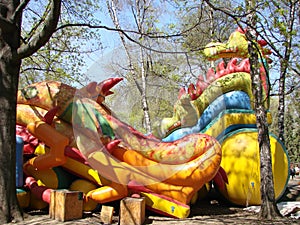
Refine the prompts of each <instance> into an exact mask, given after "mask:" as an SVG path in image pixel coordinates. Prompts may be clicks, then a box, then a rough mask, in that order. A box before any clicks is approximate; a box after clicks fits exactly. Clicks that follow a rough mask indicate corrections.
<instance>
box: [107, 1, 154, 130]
mask: <svg viewBox="0 0 300 225" xmlns="http://www.w3.org/2000/svg"><path fill="white" fill-rule="evenodd" d="M106 5H107V8H108V11H109V14H110V17H111V19H112V20H113V23H114V25H115V27H116V29H121V26H120V23H119V19H118V16H117V11H116V6H115V0H112V1H108V0H107V1H106ZM137 20H138V22H137V23H138V24H137V25H138V26H139V30H140V31H142V29H143V28H142V24H141V23H140V21H139V20H140V15H137ZM119 36H120V39H121V42H122V45H123V47H124V49H125V53H126V56H127V59H128V64H129V70H130V73H131V78H132V79H133V80H134V82H135V85H136V87H137V89H138V90H139V92H140V94H141V97H142V110H143V114H144V124H145V128H146V132H147V133H150V132H151V121H150V115H149V107H148V100H147V95H146V88H147V79H146V77H147V73H146V71H145V65H144V64H145V59H144V58H145V57H144V55H143V54H144V51H143V49H142V47H141V46H140V47H139V50H140V61H141V81H142V82H141V83H142V85H140V84H139V82H138V80H137V77H138V76H137V73H136V70H135V68H134V66H133V59H132V57H131V55H130V52H129V48H128V46H127V44H126V41H125V37H124V34H123V33H122V32H119Z"/></svg>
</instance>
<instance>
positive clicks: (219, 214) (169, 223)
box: [6, 176, 300, 225]
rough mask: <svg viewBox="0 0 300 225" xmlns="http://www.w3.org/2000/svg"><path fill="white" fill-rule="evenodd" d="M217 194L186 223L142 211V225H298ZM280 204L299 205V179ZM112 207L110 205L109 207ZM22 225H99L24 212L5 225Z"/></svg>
mask: <svg viewBox="0 0 300 225" xmlns="http://www.w3.org/2000/svg"><path fill="white" fill-rule="evenodd" d="M219 199H220V198H219V197H218V194H217V193H215V192H212V193H211V194H210V195H209V197H208V198H207V199H205V200H202V201H199V202H197V203H196V204H195V205H193V206H192V207H191V213H190V216H189V217H188V218H187V219H181V220H179V219H172V218H168V217H164V216H160V215H157V214H154V213H151V212H149V211H146V221H145V223H144V225H147V224H156V225H175V224H176V225H180V224H182V225H192V224H193V225H194V224H209V225H210V224H211V225H221V224H222V225H224V224H276V225H279V224H295V225H296V224H297V225H299V224H300V220H299V219H298V220H295V219H291V218H290V217H283V218H278V219H276V220H272V221H263V220H259V219H258V215H257V214H256V213H253V212H248V211H245V210H244V208H243V207H236V206H232V205H229V204H227V203H226V202H224V201H220V200H219ZM281 201H300V176H298V177H297V178H295V179H294V180H290V182H289V186H288V188H287V191H286V193H285V195H284V196H283V198H282V199H281ZM112 204H113V203H112ZM113 206H114V207H115V209H116V210H115V213H114V215H115V216H114V217H113V223H112V224H118V219H119V218H118V216H117V215H118V203H116V204H115V205H113ZM12 224H20V225H21V224H23V225H38V224H41V225H42V224H43V225H44V224H45V225H69V224H72V225H73V224H74V225H93V224H98V225H99V224H103V223H102V222H101V220H100V213H99V212H95V213H90V214H85V215H84V217H83V218H82V219H80V220H73V221H67V222H58V221H56V220H52V219H50V218H49V215H48V211H28V212H25V218H24V221H23V222H19V223H8V224H6V225H12Z"/></svg>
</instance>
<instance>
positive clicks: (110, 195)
mask: <svg viewBox="0 0 300 225" xmlns="http://www.w3.org/2000/svg"><path fill="white" fill-rule="evenodd" d="M127 195H128V189H127V187H126V185H122V184H118V183H115V182H111V184H109V185H108V186H103V187H100V188H98V189H95V190H92V191H90V192H88V193H87V194H86V197H87V198H90V199H93V200H94V201H96V202H98V203H101V204H103V203H106V202H112V201H115V200H119V199H122V198H124V197H126V196H127Z"/></svg>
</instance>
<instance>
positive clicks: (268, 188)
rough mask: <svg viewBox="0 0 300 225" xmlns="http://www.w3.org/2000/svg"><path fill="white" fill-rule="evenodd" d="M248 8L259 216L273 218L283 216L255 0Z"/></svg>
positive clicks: (252, 0)
mask: <svg viewBox="0 0 300 225" xmlns="http://www.w3.org/2000/svg"><path fill="white" fill-rule="evenodd" d="M246 5H247V10H248V12H249V13H248V18H247V19H248V24H249V27H248V30H247V32H246V35H247V38H248V51H249V55H250V59H249V60H250V68H251V69H250V75H251V79H252V93H253V96H254V108H255V114H256V126H257V129H258V144H259V153H260V192H261V210H260V213H259V217H260V218H262V219H273V218H275V217H278V216H281V215H280V212H279V210H278V208H277V205H276V200H275V192H274V181H273V171H272V157H271V150H270V138H269V130H268V123H267V112H266V109H265V107H264V99H263V95H262V82H261V79H260V69H259V68H260V61H262V59H259V54H258V47H257V43H256V31H255V28H256V14H255V5H256V4H255V0H248V1H246Z"/></svg>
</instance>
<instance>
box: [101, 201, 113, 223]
mask: <svg viewBox="0 0 300 225" xmlns="http://www.w3.org/2000/svg"><path fill="white" fill-rule="evenodd" d="M113 214H114V207H112V206H105V205H103V206H102V208H101V214H100V218H101V222H103V223H105V224H111V223H112V219H113Z"/></svg>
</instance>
